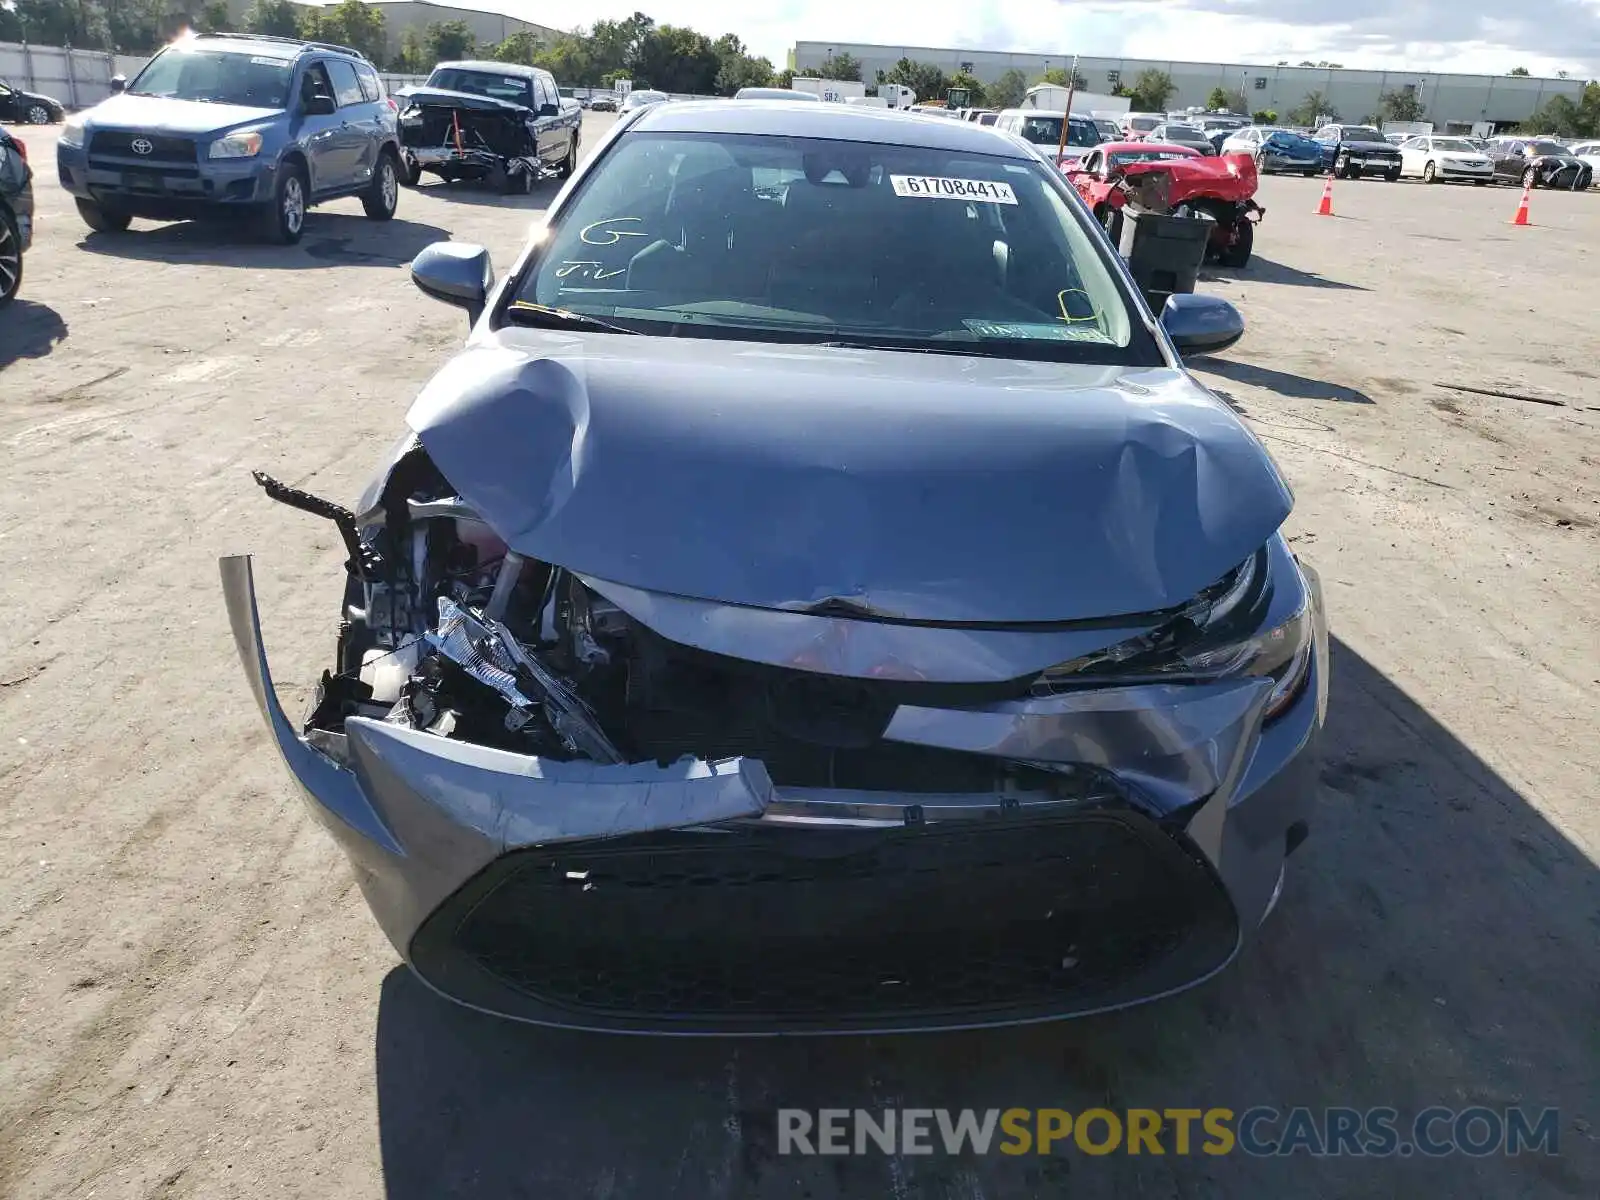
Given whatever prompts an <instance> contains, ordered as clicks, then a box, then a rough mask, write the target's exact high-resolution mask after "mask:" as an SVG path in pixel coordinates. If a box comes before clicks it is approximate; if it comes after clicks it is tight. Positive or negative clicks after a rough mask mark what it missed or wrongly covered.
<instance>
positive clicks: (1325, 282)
mask: <svg viewBox="0 0 1600 1200" xmlns="http://www.w3.org/2000/svg"><path fill="white" fill-rule="evenodd" d="M1238 279H1249V280H1252V281H1254V282H1257V283H1281V284H1286V285H1288V286H1290V287H1309V288H1333V289H1335V290H1338V291H1344V292H1366V291H1371V290H1372V289H1370V288H1364V287H1362V286H1361V285H1360V284H1358V283H1344V282H1342V281H1340V280H1338V279H1329V278H1328V277H1327V276H1325V275H1318V274H1317V273H1316V272H1314V271H1302V270H1299V269H1298V268H1296V267H1289V266H1285V265H1284V264H1283V263H1279V262H1273V261H1272V260H1271V259H1270V258H1262V257H1261V256H1260V255H1259V254H1256V255H1252V256H1251V258H1250V262H1249V264H1248V265H1247V266H1243V267H1240V268H1238V269H1237V270H1231V269H1228V268H1223V267H1215V266H1208V267H1206V268H1205V269H1204V270H1202V271H1201V272H1200V281H1201V282H1202V283H1232V282H1233V281H1234V280H1238Z"/></svg>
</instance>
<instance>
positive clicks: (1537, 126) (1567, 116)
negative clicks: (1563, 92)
mask: <svg viewBox="0 0 1600 1200" xmlns="http://www.w3.org/2000/svg"><path fill="white" fill-rule="evenodd" d="M1518 128H1519V129H1525V130H1526V131H1527V132H1529V133H1545V134H1549V135H1550V136H1552V137H1588V136H1589V135H1591V134H1592V133H1594V127H1593V126H1592V125H1590V124H1589V122H1588V121H1586V120H1585V119H1584V112H1583V109H1582V107H1581V106H1580V105H1577V104H1574V103H1573V102H1572V101H1571V100H1570V99H1568V98H1567V97H1566V96H1551V97H1550V99H1548V100H1546V101H1545V102H1544V104H1542V105H1541V106H1540V107H1539V108H1537V109H1535V110H1534V111H1533V112H1531V113H1529V114H1528V119H1527V120H1525V121H1523V122H1522V123H1521V124H1520V125H1519V126H1518Z"/></svg>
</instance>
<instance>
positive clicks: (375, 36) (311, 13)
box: [300, 0, 387, 60]
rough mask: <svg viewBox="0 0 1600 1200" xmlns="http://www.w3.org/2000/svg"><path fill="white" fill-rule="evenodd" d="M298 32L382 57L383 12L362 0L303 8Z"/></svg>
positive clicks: (340, 1) (377, 58)
mask: <svg viewBox="0 0 1600 1200" xmlns="http://www.w3.org/2000/svg"><path fill="white" fill-rule="evenodd" d="M300 32H301V33H302V34H303V35H304V36H306V37H308V38H316V39H317V40H318V41H324V42H335V43H337V44H338V45H341V46H349V47H351V48H352V49H355V50H359V51H361V53H363V54H365V55H366V56H367V57H368V58H370V59H374V60H380V59H382V58H383V57H384V47H385V44H386V42H387V39H386V38H385V36H384V31H383V13H382V12H380V11H379V10H378V9H377V8H376V7H375V6H374V5H371V4H367V3H365V2H364V0H339V3H338V4H335V5H333V6H332V7H331V8H322V9H317V8H311V9H306V10H305V12H303V13H302V14H301V17H300Z"/></svg>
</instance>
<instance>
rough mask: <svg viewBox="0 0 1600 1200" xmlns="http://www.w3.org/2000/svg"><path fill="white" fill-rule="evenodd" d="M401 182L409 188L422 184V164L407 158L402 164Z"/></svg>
mask: <svg viewBox="0 0 1600 1200" xmlns="http://www.w3.org/2000/svg"><path fill="white" fill-rule="evenodd" d="M400 182H401V183H403V184H405V185H406V187H408V188H414V187H416V186H418V185H419V184H420V183H421V182H422V164H421V163H419V162H417V161H416V160H415V159H412V158H407V159H406V160H405V161H404V162H402V163H401V164H400Z"/></svg>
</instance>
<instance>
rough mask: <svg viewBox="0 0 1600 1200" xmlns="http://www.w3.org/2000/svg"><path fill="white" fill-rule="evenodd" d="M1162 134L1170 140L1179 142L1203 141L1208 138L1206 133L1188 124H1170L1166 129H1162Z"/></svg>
mask: <svg viewBox="0 0 1600 1200" xmlns="http://www.w3.org/2000/svg"><path fill="white" fill-rule="evenodd" d="M1160 136H1161V137H1164V138H1166V139H1167V141H1169V142H1179V143H1182V142H1203V141H1205V140H1206V135H1205V134H1203V133H1201V132H1200V131H1199V130H1198V129H1191V128H1189V127H1188V126H1187V125H1168V126H1167V127H1166V129H1164V130H1162V132H1161V134H1160Z"/></svg>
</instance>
